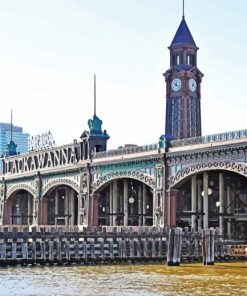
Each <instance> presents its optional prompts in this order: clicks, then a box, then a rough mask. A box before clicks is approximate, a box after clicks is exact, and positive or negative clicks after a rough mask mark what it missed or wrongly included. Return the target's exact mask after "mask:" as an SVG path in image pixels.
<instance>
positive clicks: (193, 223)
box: [191, 175, 197, 230]
mask: <svg viewBox="0 0 247 296" xmlns="http://www.w3.org/2000/svg"><path fill="white" fill-rule="evenodd" d="M196 196H197V195H196V175H193V176H192V177H191V211H192V212H193V213H195V212H196ZM196 218H197V216H196V214H192V215H191V227H192V228H193V229H194V230H196Z"/></svg>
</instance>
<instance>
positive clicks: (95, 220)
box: [92, 194, 99, 226]
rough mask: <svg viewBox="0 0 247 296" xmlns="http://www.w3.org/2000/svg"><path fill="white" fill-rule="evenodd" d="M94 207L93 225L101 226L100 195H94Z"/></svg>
mask: <svg viewBox="0 0 247 296" xmlns="http://www.w3.org/2000/svg"><path fill="white" fill-rule="evenodd" d="M92 207H93V223H92V224H93V225H94V226H98V224H99V222H98V221H99V194H94V195H92Z"/></svg>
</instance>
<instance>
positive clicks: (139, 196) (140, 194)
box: [138, 185, 142, 226]
mask: <svg viewBox="0 0 247 296" xmlns="http://www.w3.org/2000/svg"><path fill="white" fill-rule="evenodd" d="M138 214H139V219H138V225H139V226H142V186H141V185H139V186H138Z"/></svg>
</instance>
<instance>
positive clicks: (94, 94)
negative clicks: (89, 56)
mask: <svg viewBox="0 0 247 296" xmlns="http://www.w3.org/2000/svg"><path fill="white" fill-rule="evenodd" d="M94 115H96V74H94Z"/></svg>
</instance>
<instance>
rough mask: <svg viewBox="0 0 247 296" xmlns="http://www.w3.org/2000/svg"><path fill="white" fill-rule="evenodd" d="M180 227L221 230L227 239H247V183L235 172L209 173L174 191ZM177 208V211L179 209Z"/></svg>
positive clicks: (177, 220)
mask: <svg viewBox="0 0 247 296" xmlns="http://www.w3.org/2000/svg"><path fill="white" fill-rule="evenodd" d="M171 192H172V194H173V196H174V195H175V196H176V202H175V203H173V204H172V206H173V207H174V208H173V209H171V210H172V211H173V212H174V214H175V217H176V225H177V226H180V227H185V226H187V227H192V228H194V229H198V228H210V227H219V230H220V232H221V234H222V235H223V236H224V237H226V238H234V239H247V180H246V177H244V176H242V175H240V174H237V173H235V172H230V171H224V170H213V171H205V172H203V173H197V174H194V175H190V176H189V177H188V178H186V179H184V180H183V181H182V182H180V183H179V184H177V185H176V186H174V187H173V188H172V189H171ZM175 208H176V209H175Z"/></svg>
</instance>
